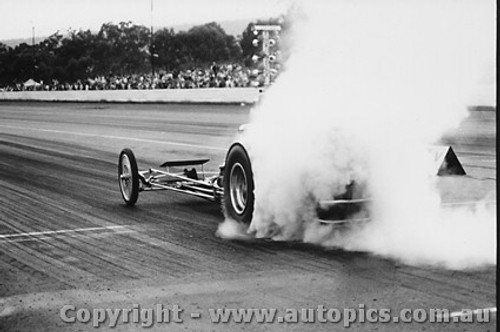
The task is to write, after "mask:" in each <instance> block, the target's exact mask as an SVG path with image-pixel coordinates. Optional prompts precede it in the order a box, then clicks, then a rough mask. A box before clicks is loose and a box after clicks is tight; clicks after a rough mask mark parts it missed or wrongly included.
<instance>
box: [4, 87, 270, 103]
mask: <svg viewBox="0 0 500 332" xmlns="http://www.w3.org/2000/svg"><path fill="white" fill-rule="evenodd" d="M260 93H261V92H259V89H256V88H208V89H162V90H89V91H0V100H4V101H9V100H11V101H14V100H16V101H19V100H26V101H64V102H72V101H73V102H136V103H228V104H229V103H238V104H239V103H254V102H256V101H258V99H259V96H260Z"/></svg>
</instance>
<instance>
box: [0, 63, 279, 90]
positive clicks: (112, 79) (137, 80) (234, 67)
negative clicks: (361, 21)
mask: <svg viewBox="0 0 500 332" xmlns="http://www.w3.org/2000/svg"><path fill="white" fill-rule="evenodd" d="M273 74H276V72H274V73H273ZM263 84H264V77H263V74H262V71H259V70H257V69H250V68H246V67H243V66H241V65H239V64H222V65H219V64H216V63H213V64H212V65H211V66H210V67H209V68H192V69H186V70H178V71H177V70H175V71H172V72H166V71H164V70H161V71H158V72H156V73H154V74H152V73H149V74H143V75H138V74H134V75H115V74H112V73H110V74H109V75H107V76H98V77H93V78H88V79H86V80H78V81H77V82H71V83H69V82H64V83H63V82H58V81H56V80H53V81H52V82H51V83H44V82H40V83H36V84H32V85H30V86H27V85H25V84H23V83H21V84H17V85H16V86H15V87H11V88H10V89H9V88H8V89H6V90H11V91H16V90H17V91H19V90H45V91H54V90H127V89H136V90H137V89H196V88H236V87H260V86H262V85H263Z"/></svg>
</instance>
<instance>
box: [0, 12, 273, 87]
mask: <svg viewBox="0 0 500 332" xmlns="http://www.w3.org/2000/svg"><path fill="white" fill-rule="evenodd" d="M276 22H277V20H274V19H273V20H269V21H266V22H262V21H259V22H257V23H259V24H262V23H276ZM252 25H253V23H250V24H249V25H248V26H247V28H246V29H245V31H243V33H242V36H241V37H240V38H239V39H237V38H235V37H234V36H232V35H228V34H227V33H226V32H225V31H224V29H223V28H222V27H221V26H220V25H219V24H217V23H215V22H212V23H208V24H204V25H199V26H194V27H192V28H191V29H189V30H188V31H180V32H175V31H174V30H173V29H166V28H165V29H160V30H157V31H154V33H153V34H152V33H151V30H150V29H149V28H147V27H145V26H141V25H135V24H133V23H132V22H121V23H119V24H112V23H106V24H103V25H102V26H101V28H100V30H99V31H98V32H97V33H93V32H91V31H90V30H79V31H76V30H75V31H71V32H70V33H69V34H68V35H67V36H62V35H61V34H59V33H55V34H53V35H51V36H49V37H48V38H46V39H45V40H43V41H41V42H39V43H38V44H35V45H28V44H26V43H22V44H20V45H18V46H16V47H14V48H11V47H8V46H6V45H5V44H2V43H0V86H6V85H12V84H16V83H22V82H24V81H26V80H27V79H29V78H33V79H35V80H36V81H43V82H46V83H49V82H52V81H54V80H57V81H60V82H76V81H77V80H84V79H87V78H89V77H97V76H108V75H132V74H140V73H146V72H152V71H153V72H158V71H167V72H171V71H176V70H182V69H186V68H190V67H203V66H210V64H211V63H213V62H217V63H229V62H233V63H245V64H246V65H250V64H251V60H250V58H251V56H252V55H253V54H254V52H255V51H256V50H255V47H253V48H252V47H250V45H251V43H252V39H253V38H254V36H253V34H252V33H251V27H252Z"/></svg>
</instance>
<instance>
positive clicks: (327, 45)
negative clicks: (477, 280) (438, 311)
mask: <svg viewBox="0 0 500 332" xmlns="http://www.w3.org/2000/svg"><path fill="white" fill-rule="evenodd" d="M301 9H302V11H301V12H300V15H298V17H297V21H296V22H295V24H294V25H293V34H294V36H295V38H294V48H293V51H292V52H291V56H290V58H289V60H288V63H287V64H286V71H285V72H283V73H282V74H281V76H280V77H279V79H278V80H277V82H276V83H275V84H274V85H273V86H272V87H271V88H270V89H269V90H268V91H267V92H266V95H265V96H264V99H263V101H262V102H261V103H260V105H259V106H258V107H256V109H254V110H253V112H252V114H251V124H252V125H251V126H250V127H249V129H248V130H247V133H246V135H247V137H246V140H247V141H248V143H249V147H250V154H251V156H252V167H253V172H254V178H255V196H256V198H255V212H254V217H253V221H252V224H251V225H250V228H249V232H250V233H253V234H254V235H255V236H257V237H272V238H274V239H299V240H303V241H306V242H313V243H320V244H323V245H326V246H338V247H342V248H345V249H347V250H363V251H369V252H372V253H375V254H378V255H383V256H388V257H393V258H396V259H401V260H403V261H405V262H407V263H410V264H432V265H441V266H445V267H450V268H464V267H474V266H478V265H481V264H493V263H494V262H495V261H496V256H495V252H496V237H495V236H496V215H495V212H494V211H489V210H488V209H486V207H484V206H477V207H474V208H473V209H463V208H462V209H449V208H448V209H443V208H442V207H441V199H440V196H439V193H438V191H437V189H436V185H435V181H436V178H435V176H434V174H435V171H436V170H435V168H434V167H435V166H434V162H433V160H432V158H431V157H430V155H429V153H428V152H427V145H429V144H433V143H434V142H435V141H436V140H437V139H439V138H440V136H441V135H442V134H443V133H444V132H445V131H446V130H448V129H450V128H452V127H454V126H457V125H458V124H459V123H460V121H461V120H462V119H463V118H464V117H465V116H466V115H467V111H466V106H467V101H468V98H469V97H470V93H471V92H472V91H473V90H474V84H475V83H476V82H477V79H478V78H480V75H483V74H484V72H483V71H484V69H485V67H483V66H484V64H487V63H491V60H492V59H494V57H495V40H496V35H495V31H496V21H495V13H496V4H495V2H494V1H472V0H461V1H452V0H440V1H430V0H427V1H425V0H424V1H422V0H419V1H400V0H398V1H395V0H392V1H391V0H379V1H368V0H366V1H362V0H359V1H314V2H312V1H311V2H308V3H307V4H306V3H304V4H302V6H301ZM352 180H356V181H357V182H367V183H368V186H369V188H370V195H371V196H372V197H373V199H374V202H373V206H372V209H371V219H372V221H371V222H370V223H368V224H367V225H366V226H362V227H361V226H360V227H356V228H352V229H349V230H343V231H337V230H335V229H334V228H333V227H330V226H324V225H318V224H317V223H316V222H315V221H314V218H315V202H317V201H318V200H321V199H331V198H332V197H333V195H335V194H339V193H341V192H342V191H343V189H344V188H345V186H346V185H347V184H349V183H350V182H351V181H352Z"/></svg>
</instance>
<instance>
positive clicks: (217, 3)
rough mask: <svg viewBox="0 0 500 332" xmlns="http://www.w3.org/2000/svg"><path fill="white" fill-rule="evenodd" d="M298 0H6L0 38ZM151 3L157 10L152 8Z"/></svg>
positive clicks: (258, 13)
mask: <svg viewBox="0 0 500 332" xmlns="http://www.w3.org/2000/svg"><path fill="white" fill-rule="evenodd" d="M291 2H292V0H43V1H42V0H0V40H8V39H17V38H31V37H32V29H33V27H34V28H35V35H36V36H49V35H51V34H53V33H55V32H56V31H59V32H61V33H65V32H66V31H68V30H69V29H75V30H79V29H83V30H87V29H90V30H92V31H98V30H99V28H100V27H101V25H102V24H103V23H108V22H111V23H114V24H117V23H119V22H122V21H125V22H126V21H132V22H133V23H135V24H139V25H145V26H148V27H149V26H151V22H152V23H153V27H171V26H175V25H183V24H203V23H208V22H212V21H215V22H221V21H228V20H239V19H248V20H249V21H250V20H252V19H255V18H269V17H275V16H278V15H280V14H282V13H284V12H285V11H286V9H287V8H288V7H289V6H290V4H291ZM151 3H152V4H153V10H152V11H151Z"/></svg>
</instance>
